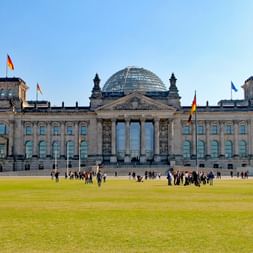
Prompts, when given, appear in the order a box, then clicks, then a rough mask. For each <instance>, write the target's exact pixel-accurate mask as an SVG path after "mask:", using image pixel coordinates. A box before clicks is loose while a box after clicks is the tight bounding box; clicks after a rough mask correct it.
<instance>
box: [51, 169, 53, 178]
mask: <svg viewBox="0 0 253 253" xmlns="http://www.w3.org/2000/svg"><path fill="white" fill-rule="evenodd" d="M51 179H52V180H54V171H53V170H52V171H51Z"/></svg>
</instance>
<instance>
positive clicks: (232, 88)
mask: <svg viewBox="0 0 253 253" xmlns="http://www.w3.org/2000/svg"><path fill="white" fill-rule="evenodd" d="M231 90H234V91H235V92H237V91H238V90H237V88H236V87H235V85H234V84H233V82H232V81H231Z"/></svg>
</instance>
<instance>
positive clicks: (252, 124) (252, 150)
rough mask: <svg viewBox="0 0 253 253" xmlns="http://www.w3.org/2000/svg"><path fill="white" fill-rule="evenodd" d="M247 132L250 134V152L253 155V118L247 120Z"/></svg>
mask: <svg viewBox="0 0 253 253" xmlns="http://www.w3.org/2000/svg"><path fill="white" fill-rule="evenodd" d="M247 123H248V125H247V134H248V136H247V137H248V154H249V155H252V154H253V145H252V140H251V134H252V133H253V130H252V127H253V120H248V121H247Z"/></svg>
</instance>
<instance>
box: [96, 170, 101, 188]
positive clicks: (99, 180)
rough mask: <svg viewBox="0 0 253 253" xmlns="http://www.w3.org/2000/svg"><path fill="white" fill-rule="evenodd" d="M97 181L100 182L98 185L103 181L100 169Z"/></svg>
mask: <svg viewBox="0 0 253 253" xmlns="http://www.w3.org/2000/svg"><path fill="white" fill-rule="evenodd" d="M97 183H98V187H100V186H101V183H102V173H101V171H100V170H99V171H98V173H97Z"/></svg>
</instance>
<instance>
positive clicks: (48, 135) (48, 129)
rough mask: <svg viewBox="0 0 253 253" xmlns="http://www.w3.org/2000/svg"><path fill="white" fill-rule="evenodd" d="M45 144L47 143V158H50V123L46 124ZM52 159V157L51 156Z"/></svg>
mask: <svg viewBox="0 0 253 253" xmlns="http://www.w3.org/2000/svg"><path fill="white" fill-rule="evenodd" d="M46 142H47V155H48V157H51V155H52V150H51V149H52V143H51V122H50V121H48V122H47V137H46ZM52 157H54V156H52Z"/></svg>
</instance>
